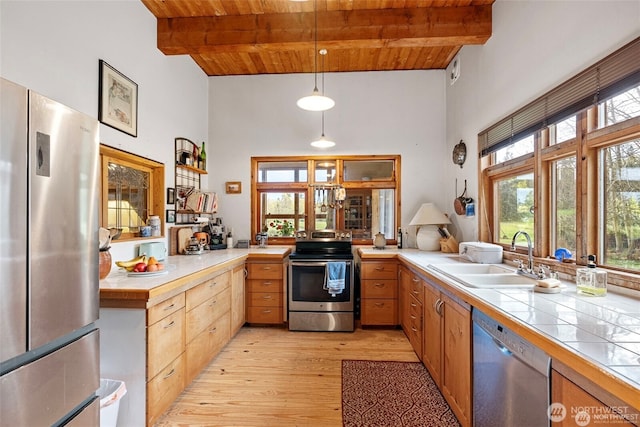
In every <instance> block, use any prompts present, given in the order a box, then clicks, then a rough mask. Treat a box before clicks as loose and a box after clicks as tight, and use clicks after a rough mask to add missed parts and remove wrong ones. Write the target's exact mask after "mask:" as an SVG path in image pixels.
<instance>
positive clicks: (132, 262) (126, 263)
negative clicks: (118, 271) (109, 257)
mask: <svg viewBox="0 0 640 427" xmlns="http://www.w3.org/2000/svg"><path fill="white" fill-rule="evenodd" d="M139 262H147V256H146V255H140V256H137V257H135V258H132V259H130V260H129V261H116V265H117V266H118V267H122V268H125V269H127V271H132V270H133V267H135V266H136V264H138V263H139ZM129 269H131V270H129Z"/></svg>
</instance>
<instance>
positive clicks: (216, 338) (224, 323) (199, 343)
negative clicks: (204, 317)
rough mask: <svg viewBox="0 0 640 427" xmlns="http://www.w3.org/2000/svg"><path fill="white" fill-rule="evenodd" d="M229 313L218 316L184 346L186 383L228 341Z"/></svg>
mask: <svg viewBox="0 0 640 427" xmlns="http://www.w3.org/2000/svg"><path fill="white" fill-rule="evenodd" d="M230 328H231V321H230V315H229V314H226V315H224V316H220V317H219V318H218V319H216V321H215V322H213V323H212V324H210V325H208V326H207V328H206V329H205V330H204V331H202V332H201V333H200V334H198V335H197V336H196V337H195V338H194V339H193V340H192V341H191V342H190V343H189V344H187V348H186V359H187V367H186V383H187V384H189V383H191V381H193V380H194V379H195V377H197V376H198V375H199V374H200V372H201V371H202V369H203V368H204V367H205V366H206V365H207V364H208V363H209V362H210V361H211V359H213V358H214V357H215V356H216V355H217V354H218V353H219V352H220V350H222V348H223V347H224V346H225V345H226V344H227V343H228V342H229V339H230V337H231V329H230Z"/></svg>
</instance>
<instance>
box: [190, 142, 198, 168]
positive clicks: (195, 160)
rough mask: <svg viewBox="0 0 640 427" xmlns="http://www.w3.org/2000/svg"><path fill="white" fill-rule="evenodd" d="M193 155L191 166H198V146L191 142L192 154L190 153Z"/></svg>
mask: <svg viewBox="0 0 640 427" xmlns="http://www.w3.org/2000/svg"><path fill="white" fill-rule="evenodd" d="M191 156H192V157H193V164H192V166H193V167H194V168H197V167H199V166H198V146H197V145H196V144H193V154H192V155H191Z"/></svg>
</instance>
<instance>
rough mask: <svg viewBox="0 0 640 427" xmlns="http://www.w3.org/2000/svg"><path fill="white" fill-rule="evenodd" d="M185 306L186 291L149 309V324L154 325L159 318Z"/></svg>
mask: <svg viewBox="0 0 640 427" xmlns="http://www.w3.org/2000/svg"><path fill="white" fill-rule="evenodd" d="M182 307H184V292H181V293H179V294H178V295H176V296H174V297H171V298H169V299H168V300H166V301H162V302H161V303H159V304H156V305H154V306H153V307H151V308H150V309H149V310H147V325H153V324H154V323H156V322H157V321H158V320H160V319H162V318H163V317H166V316H168V315H170V314H172V313H175V312H176V311H178V310H180V309H181V308H182Z"/></svg>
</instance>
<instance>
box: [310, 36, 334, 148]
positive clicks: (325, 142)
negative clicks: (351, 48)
mask: <svg viewBox="0 0 640 427" xmlns="http://www.w3.org/2000/svg"><path fill="white" fill-rule="evenodd" d="M318 53H319V54H320V55H322V91H323V92H324V56H325V55H326V54H327V49H320V52H318ZM334 145H336V143H335V142H334V141H332V140H330V139H328V138H327V137H325V136H324V111H323V112H322V136H320V139H316V140H315V141H313V142H312V143H311V146H312V147H316V148H331V147H333V146H334Z"/></svg>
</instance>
